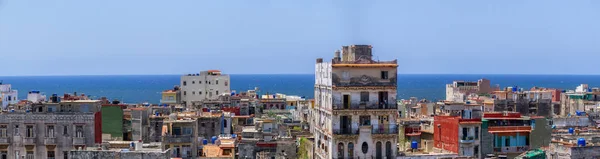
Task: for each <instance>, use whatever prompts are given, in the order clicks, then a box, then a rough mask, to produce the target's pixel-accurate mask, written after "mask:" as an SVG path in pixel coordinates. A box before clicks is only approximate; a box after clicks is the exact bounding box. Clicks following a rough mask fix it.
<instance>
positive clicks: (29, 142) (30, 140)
mask: <svg viewBox="0 0 600 159" xmlns="http://www.w3.org/2000/svg"><path fill="white" fill-rule="evenodd" d="M23 144H25V145H35V137H25V138H23Z"/></svg>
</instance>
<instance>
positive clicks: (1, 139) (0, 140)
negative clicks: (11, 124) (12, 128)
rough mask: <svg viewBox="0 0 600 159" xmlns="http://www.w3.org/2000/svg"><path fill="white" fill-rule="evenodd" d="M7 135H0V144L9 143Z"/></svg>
mask: <svg viewBox="0 0 600 159" xmlns="http://www.w3.org/2000/svg"><path fill="white" fill-rule="evenodd" d="M9 144H10V142H9V140H8V137H0V145H9Z"/></svg>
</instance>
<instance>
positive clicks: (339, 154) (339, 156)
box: [337, 142, 344, 158]
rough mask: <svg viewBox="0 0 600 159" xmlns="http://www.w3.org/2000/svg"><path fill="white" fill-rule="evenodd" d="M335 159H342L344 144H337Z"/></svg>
mask: <svg viewBox="0 0 600 159" xmlns="http://www.w3.org/2000/svg"><path fill="white" fill-rule="evenodd" d="M337 153H338V154H337V156H338V157H337V158H344V144H343V143H341V142H340V143H339V144H338V151H337Z"/></svg>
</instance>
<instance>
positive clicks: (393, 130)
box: [371, 125, 420, 134]
mask: <svg viewBox="0 0 600 159" xmlns="http://www.w3.org/2000/svg"><path fill="white" fill-rule="evenodd" d="M371 133H372V134H398V126H396V125H373V128H372V129H371ZM419 133H420V132H419Z"/></svg>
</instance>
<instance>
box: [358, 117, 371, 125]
mask: <svg viewBox="0 0 600 159" xmlns="http://www.w3.org/2000/svg"><path fill="white" fill-rule="evenodd" d="M358 119H359V122H360V126H368V125H371V116H360V117H359V118H358Z"/></svg>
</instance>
